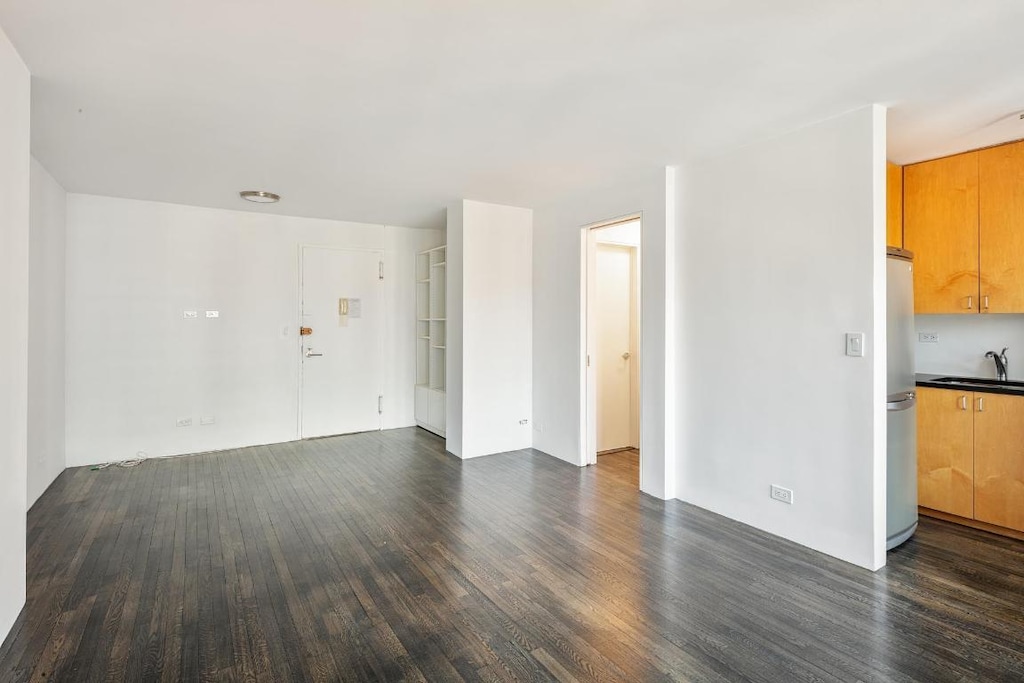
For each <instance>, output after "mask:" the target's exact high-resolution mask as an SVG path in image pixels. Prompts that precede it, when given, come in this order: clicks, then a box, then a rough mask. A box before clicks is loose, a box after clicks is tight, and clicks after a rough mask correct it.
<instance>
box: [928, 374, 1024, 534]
mask: <svg viewBox="0 0 1024 683" xmlns="http://www.w3.org/2000/svg"><path fill="white" fill-rule="evenodd" d="M917 411H918V412H917V492H918V493H917V495H918V505H920V506H921V507H922V508H927V509H928V510H937V511H938V512H942V513H946V514H949V515H955V516H956V517H959V518H963V520H964V521H963V523H970V522H967V521H966V520H974V521H975V522H983V523H984V524H986V525H991V526H983V527H982V528H985V529H987V530H989V531H995V532H996V533H1007V532H1005V530H1006V529H1012V530H1014V531H1024V396H1011V395H1007V394H989V393H984V392H979V391H976V392H970V391H967V392H964V391H953V390H950V389H933V388H929V387H918V390H917ZM926 512H927V510H926ZM1010 535H1012V534H1010Z"/></svg>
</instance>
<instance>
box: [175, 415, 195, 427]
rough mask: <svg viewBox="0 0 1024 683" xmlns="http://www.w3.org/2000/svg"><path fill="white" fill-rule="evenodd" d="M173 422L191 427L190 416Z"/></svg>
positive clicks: (180, 425)
mask: <svg viewBox="0 0 1024 683" xmlns="http://www.w3.org/2000/svg"><path fill="white" fill-rule="evenodd" d="M175 424H177V425H178V426H179V427H191V426H192V418H191V417H182V418H179V419H178V421H177V422H176V423H175Z"/></svg>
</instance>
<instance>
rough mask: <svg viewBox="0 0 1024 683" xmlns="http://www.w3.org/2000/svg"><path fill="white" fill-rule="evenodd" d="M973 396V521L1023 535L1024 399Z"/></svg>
mask: <svg viewBox="0 0 1024 683" xmlns="http://www.w3.org/2000/svg"><path fill="white" fill-rule="evenodd" d="M975 396H976V397H977V398H976V399H975V403H976V406H975V410H976V412H975V413H974V518H975V519H977V520H979V521H981V522H988V523H989V524H997V525H999V526H1004V527H1008V528H1010V529H1016V530H1018V531H1024V397H1021V396H1002V395H1000V394H980V393H979V394H976V395H975Z"/></svg>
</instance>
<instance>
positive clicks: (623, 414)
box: [581, 214, 643, 488]
mask: <svg viewBox="0 0 1024 683" xmlns="http://www.w3.org/2000/svg"><path fill="white" fill-rule="evenodd" d="M641 232H642V223H641V217H640V215H639V214H637V215H632V216H627V217H624V218H619V219H616V220H612V221H607V222H604V223H599V224H596V225H591V226H587V227H586V228H584V230H583V245H582V247H583V250H582V251H583V261H584V263H583V283H582V294H583V301H584V305H583V306H582V307H581V309H582V313H583V325H582V330H583V335H582V337H583V339H582V341H583V344H582V346H583V348H582V352H583V354H582V355H583V368H582V375H583V382H582V386H583V393H584V396H583V403H584V410H583V414H584V416H585V419H584V420H583V431H584V434H583V435H582V438H581V443H582V444H583V448H584V453H583V458H582V460H583V463H584V464H587V465H601V466H602V467H608V468H609V469H614V470H615V471H616V473H617V474H620V475H622V476H623V477H624V478H628V479H629V480H630V481H632V482H633V483H634V484H635V485H636V487H637V488H639V486H640V468H641V467H642V466H643V458H642V456H641V454H642V449H641V438H640V433H641V430H640V414H641V409H642V406H641V398H640V397H641V392H640V367H641V362H642V359H641V357H640V312H641V300H642V292H641V286H640V282H641V277H640V273H641Z"/></svg>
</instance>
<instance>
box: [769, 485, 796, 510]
mask: <svg viewBox="0 0 1024 683" xmlns="http://www.w3.org/2000/svg"><path fill="white" fill-rule="evenodd" d="M772 499H773V500H777V501H779V502H780V503H786V504H788V505H792V504H793V490H792V489H787V488H784V487H782V486H776V485H775V484H772Z"/></svg>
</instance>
